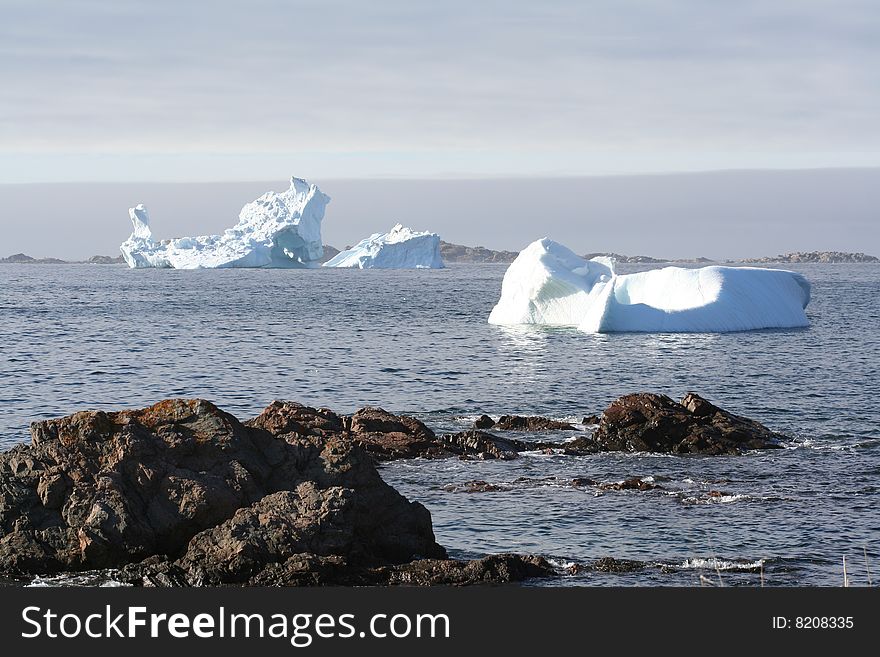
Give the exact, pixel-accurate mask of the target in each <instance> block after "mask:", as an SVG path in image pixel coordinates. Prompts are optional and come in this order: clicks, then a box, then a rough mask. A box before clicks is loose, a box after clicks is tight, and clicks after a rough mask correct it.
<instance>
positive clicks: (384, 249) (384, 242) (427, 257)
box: [324, 224, 443, 269]
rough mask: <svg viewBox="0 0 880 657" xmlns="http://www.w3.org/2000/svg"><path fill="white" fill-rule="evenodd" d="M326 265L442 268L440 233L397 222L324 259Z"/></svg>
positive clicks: (377, 267)
mask: <svg viewBox="0 0 880 657" xmlns="http://www.w3.org/2000/svg"><path fill="white" fill-rule="evenodd" d="M324 266H325V267H355V268H358V269H442V268H443V259H442V258H441V257H440V236H439V235H437V234H436V233H429V232H424V233H418V232H416V231H413V230H412V229H410V228H406V227H405V226H402V225H401V224H397V225H396V226H395V227H394V228H392V229H391V230H390V231H388V232H387V233H373V234H372V235H370V236H369V237H368V238H366V239H364V240H361V241H360V242H358V243H357V244H356V245H355V246H353V247H352V248H350V249H347V250H345V251H341V252H340V253H339V254H338V255H336V256H335V257H333V258H332V259H330V260H328V261H327V262H325V263H324Z"/></svg>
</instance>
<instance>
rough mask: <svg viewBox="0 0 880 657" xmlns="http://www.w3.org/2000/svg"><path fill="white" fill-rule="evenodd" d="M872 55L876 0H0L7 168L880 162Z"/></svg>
mask: <svg viewBox="0 0 880 657" xmlns="http://www.w3.org/2000/svg"><path fill="white" fill-rule="evenodd" d="M878 55H880V12H878V11H877V8H876V3H875V2H873V1H872V0H865V1H859V0H827V1H826V0H774V2H766V1H757V0H740V1H738V2H729V3H728V2H705V1H704V0H665V1H659V2H658V1H656V0H608V1H604V2H600V1H589V0H578V1H575V0H569V1H565V2H561V1H558V0H542V1H541V2H535V1H534V0H530V1H528V2H523V1H519V0H504V1H501V0H484V1H482V2H475V1H474V0H468V1H460V0H445V1H444V2H436V1H420V0H374V1H373V2H362V1H349V0H247V1H246V2H245V1H230V0H215V1H213V2H194V1H187V0H150V1H148V2H146V1H141V0H113V1H111V0H102V1H97V0H68V1H65V2H49V1H46V0H0V185H17V184H36V183H100V184H108V183H144V184H147V183H177V184H183V183H194V182H242V183H245V182H261V181H280V180H284V179H285V178H286V177H287V176H290V175H297V176H300V177H305V178H307V179H310V180H312V179H315V180H323V181H333V180H350V179H363V180H370V179H400V180H431V181H439V180H447V181H452V180H461V179H464V180H475V181H484V182H485V183H486V184H487V185H488V186H489V187H487V188H486V189H487V190H488V189H489V188H490V187H491V186H492V181H493V180H498V179H506V180H512V179H535V178H542V179H559V180H563V179H567V178H571V177H584V178H587V177H595V176H609V175H611V176H624V177H626V176H630V175H632V174H671V173H677V172H706V171H717V170H765V171H766V170H791V169H823V170H824V169H830V168H842V169H843V168H845V169H852V168H866V169H870V168H873V167H880V56H878ZM694 180H699V179H698V178H695V179H694ZM585 184H586V183H585ZM46 189H49V188H46ZM82 189H83V190H86V191H88V190H90V191H91V192H92V193H93V194H96V195H97V197H96V198H97V199H98V200H100V198H101V190H100V189H99V188H94V187H88V186H86V187H83V188H82ZM197 189H198V188H194V187H193V188H190V192H189V193H190V194H195V193H196V190H197ZM365 189H368V188H365ZM399 189H400V190H404V191H405V190H406V189H407V188H406V186H403V187H400V188H399ZM31 191H32V192H33V189H32V190H31ZM106 191H107V193H108V194H109V193H110V189H109V188H107V190H106ZM261 191H266V190H265V189H263V190H261ZM328 193H331V195H333V194H332V192H330V191H328ZM746 193H748V192H746ZM13 195H14V194H13ZM133 195H134V194H133ZM138 196H141V195H138ZM183 196H185V194H184V195H183ZM183 196H181V198H182V197H183ZM0 197H2V195H0ZM574 197H577V194H575V195H574ZM240 200H241V203H236V205H235V206H234V207H230V208H228V209H227V214H226V216H228V217H232V218H234V216H235V214H236V213H237V210H238V207H239V206H240V205H241V204H243V203H244V201H246V200H248V199H246V198H245V199H240ZM501 200H502V201H504V203H502V204H501V205H498V206H495V207H493V208H491V210H492V212H491V213H490V214H489V215H487V216H485V217H484V218H483V219H482V221H484V222H486V223H487V224H491V223H492V222H493V221H498V219H497V218H498V217H502V216H504V215H506V214H508V213H510V212H513V211H515V207H514V206H513V205H511V200H510V199H506V200H505V199H501ZM352 203H354V204H360V205H361V206H363V203H362V202H360V201H359V200H358V199H354V200H352ZM505 203H507V205H505ZM184 204H185V203H184ZM648 210H649V208H647V207H646V208H643V211H644V212H647V211H648ZM10 212H11V207H8V206H7V207H4V206H3V205H0V224H2V225H3V228H4V237H3V242H6V244H3V243H2V242H0V251H11V250H15V244H22V245H26V244H29V243H30V240H31V238H32V237H33V232H32V229H31V228H30V227H29V226H28V223H29V222H22V221H21V220H20V216H16V217H14V218H11V217H10ZM176 214H178V215H179V214H180V213H176ZM123 216H125V213H124V210H123ZM493 217H494V219H493ZM43 219H46V220H47V221H48V220H51V218H48V217H46V218H43ZM54 220H55V221H61V219H59V218H57V217H56V218H55V219H54ZM225 225H228V222H227V223H226V224H225ZM493 225H494V227H495V228H496V229H497V228H498V227H499V225H498V224H493ZM445 227H446V226H445V224H443V223H442V222H441V225H439V226H435V227H434V228H435V229H437V230H443V229H444V228H445ZM489 227H491V226H489ZM378 229H379V228H378V227H377V228H376V230H378ZM367 232H372V231H367ZM488 234H489V233H488V228H487V235H488ZM357 238H358V236H356V235H355V236H352V238H351V239H352V240H355V239H357ZM95 239H98V237H95ZM621 241H622V245H621V248H620V249H616V250H624V249H625V248H627V247H629V246H630V242H628V241H627V239H626V236H622V240H621ZM632 246H633V247H634V246H636V244H633V245H632ZM697 246H700V244H699V243H697V244H694V248H696V247H697ZM19 250H20V249H19Z"/></svg>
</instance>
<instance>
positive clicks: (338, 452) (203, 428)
mask: <svg viewBox="0 0 880 657" xmlns="http://www.w3.org/2000/svg"><path fill="white" fill-rule="evenodd" d="M303 415H308V413H306V412H305V411H304V410H303V409H302V407H298V406H295V407H291V406H290V405H287V404H284V403H280V404H274V405H273V406H270V407H269V408H268V409H267V410H266V411H264V413H263V414H261V416H260V417H259V418H257V419H256V420H254V421H253V422H252V423H250V426H246V425H244V424H242V423H240V422H239V421H238V420H236V419H235V418H234V417H232V416H231V415H229V414H227V413H224V412H223V411H221V410H219V409H218V408H217V407H216V406H214V405H213V404H211V403H210V402H206V401H203V400H182V399H175V400H166V401H163V402H160V403H158V404H156V405H154V406H151V407H149V408H146V409H142V410H136V411H121V412H116V413H105V412H102V411H97V412H82V413H75V414H74V415H71V416H68V417H65V418H61V419H58V420H47V421H43V422H35V423H34V424H33V425H32V427H31V434H32V444H31V445H30V446H19V447H16V448H13V449H12V450H10V451H9V452H6V453H4V454H2V455H0V571H2V572H8V573H16V572H18V573H50V572H58V571H66V570H83V569H89V568H104V567H113V566H120V565H123V564H126V563H131V562H136V561H140V560H142V559H144V558H146V557H149V556H152V555H157V554H160V555H168V556H170V557H172V558H175V557H178V556H180V555H184V554H185V553H188V551H189V548H190V545H189V544H190V542H191V540H192V539H193V537H194V536H196V534H198V533H199V532H202V531H203V530H212V531H218V526H221V525H222V523H224V522H225V521H227V520H229V521H231V519H234V517H235V516H236V513H237V511H238V510H239V509H243V508H245V507H250V506H251V505H253V504H255V503H260V501H261V500H263V498H266V496H271V495H272V494H273V493H279V492H282V491H286V492H287V493H288V495H287V496H285V495H280V496H278V497H277V498H276V497H273V498H272V499H271V500H266V501H265V502H264V506H265V505H266V504H269V503H270V502H271V503H279V504H280V503H281V502H282V501H284V502H285V505H286V506H285V508H286V509H287V510H288V511H290V512H291V513H292V514H293V513H294V511H295V514H294V515H295V516H296V518H297V519H298V520H296V522H300V521H301V522H306V523H307V524H308V523H309V522H312V521H314V522H319V524H320V522H323V519H324V518H325V516H326V519H327V520H328V522H329V521H330V520H334V521H335V519H337V518H338V517H342V518H344V521H345V522H346V523H348V525H347V531H349V532H351V533H352V536H351V538H350V540H349V543H348V544H347V547H346V548H345V549H344V550H343V551H344V553H345V554H344V555H343V556H345V557H346V558H352V559H356V560H360V561H363V562H365V563H377V564H387V563H402V562H405V561H409V560H412V559H413V558H416V557H443V556H445V553H444V551H443V548H442V547H440V546H439V545H437V543H436V542H435V540H434V535H433V531H432V529H431V519H430V514H429V513H428V511H427V510H426V509H425V508H424V507H423V506H421V505H420V504H417V503H412V502H409V501H407V500H406V499H405V498H404V497H403V496H401V495H400V494H399V493H397V491H395V490H394V489H393V488H391V487H390V486H388V485H387V484H386V483H385V482H383V481H382V479H381V478H380V477H379V474H378V472H377V471H376V469H375V466H374V464H373V461H372V459H371V458H370V457H369V456H368V455H366V454H364V452H363V451H362V450H360V449H359V448H358V447H357V446H355V445H352V444H351V442H349V441H346V440H343V439H341V438H339V437H336V436H331V437H330V438H323V437H321V438H316V437H314V436H307V437H302V434H300V433H298V432H295V431H290V429H293V428H295V427H298V426H299V425H297V424H296V422H295V420H296V418H299V417H302V416H303ZM315 415H317V416H320V412H315ZM333 421H334V420H333V417H324V416H321V417H320V422H331V423H332V422H333ZM304 486H305V487H304ZM291 496H293V497H291ZM325 498H326V499H325ZM261 508H262V507H257V510H254V511H253V512H252V514H257V515H259V513H260V509H261ZM242 513H245V512H242ZM340 514H341V515H340ZM270 515H271V514H270ZM261 517H262V516H261ZM240 520H241V519H240ZM242 522H244V520H242ZM328 527H331V528H332V527H333V523H332V522H330V524H329V525H328ZM212 528H213V529H212ZM294 529H296V531H298V532H300V534H301V536H300V534H297V536H300V538H298V539H297V540H299V541H300V542H301V544H302V545H309V544H311V545H319V546H324V547H323V548H322V549H321V550H319V552H320V551H322V550H323V551H325V552H329V551H331V548H330V547H328V546H329V545H331V544H333V543H332V541H331V538H330V537H329V536H328V535H326V534H324V533H320V534H319V535H316V536H311V535H310V534H308V532H307V530H306V529H305V528H301V527H299V525H296V526H295V527H294V528H292V529H289V530H288V533H289V534H290V535H291V536H292V535H294V533H295V532H294ZM304 532H305V533H304ZM206 540H207V539H206V538H204V537H202V538H200V541H201V542H202V543H204V542H205V541H206ZM218 540H219V539H218ZM285 540H287V539H285ZM333 540H339V541H341V540H342V539H341V538H339V537H336V538H333ZM221 542H222V541H221ZM333 545H336V544H333ZM206 549H207V548H206ZM315 549H318V548H317V547H316V548H315ZM332 549H334V550H335V549H337V548H335V547H334V548H332ZM339 549H340V550H342V548H339Z"/></svg>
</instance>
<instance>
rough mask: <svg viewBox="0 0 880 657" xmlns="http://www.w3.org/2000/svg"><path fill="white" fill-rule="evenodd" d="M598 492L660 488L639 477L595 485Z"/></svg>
mask: <svg viewBox="0 0 880 657" xmlns="http://www.w3.org/2000/svg"><path fill="white" fill-rule="evenodd" d="M597 486H598V488H599V490H640V491H646V490H654V489H656V488H662V486H659V485H657V484H654V483H651V482H650V481H645V480H644V479H642V478H640V477H630V478H629V479H624V480H623V481H611V482H603V483H600V484H597Z"/></svg>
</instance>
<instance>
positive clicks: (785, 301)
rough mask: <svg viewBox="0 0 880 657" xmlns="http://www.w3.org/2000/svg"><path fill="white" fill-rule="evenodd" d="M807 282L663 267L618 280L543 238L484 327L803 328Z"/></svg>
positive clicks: (737, 270) (605, 265)
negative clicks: (516, 325)
mask: <svg viewBox="0 0 880 657" xmlns="http://www.w3.org/2000/svg"><path fill="white" fill-rule="evenodd" d="M809 302H810V283H809V282H808V281H807V279H806V278H804V277H803V276H802V275H801V274H798V273H795V272H791V271H783V270H781V269H762V268H756V267H702V268H700V269H685V268H682V267H665V268H663V269H652V270H649V271H644V272H639V273H635V274H617V273H615V271H614V261H613V260H612V259H609V258H602V257H599V258H593V259H592V260H585V259H583V258H581V257H580V256H578V255H576V254H575V253H573V252H572V251H570V250H569V249H567V248H566V247H564V246H562V245H561V244H558V243H557V242H554V241H552V240H549V239H546V238H545V239H542V240H538V241H536V242H533V243H532V244H530V245H529V246H528V247H526V248H525V249H524V250H523V251H522V252H521V253H520V254H519V256H517V258H516V260H514V262H513V263H512V264H511V265H510V268H509V269H508V270H507V272H506V273H505V274H504V280H503V282H502V284H501V299H500V300H499V301H498V303H497V304H496V306H495V307H494V308H493V309H492V312H491V314H490V315H489V323H490V324H548V325H554V326H576V327H578V328H579V329H580V330H582V331H586V332H589V333H611V332H618V331H621V332H622V331H643V332H726V331H748V330H753V329H764V328H793V327H799V326H809V320H808V319H807V316H806V313H805V312H804V309H805V308H806V307H807V304H808V303H809Z"/></svg>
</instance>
